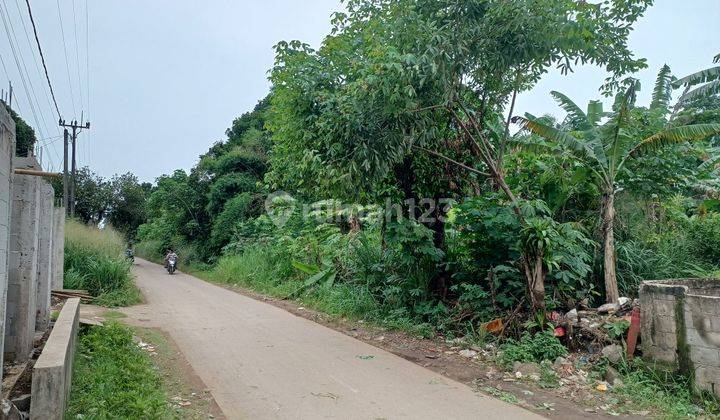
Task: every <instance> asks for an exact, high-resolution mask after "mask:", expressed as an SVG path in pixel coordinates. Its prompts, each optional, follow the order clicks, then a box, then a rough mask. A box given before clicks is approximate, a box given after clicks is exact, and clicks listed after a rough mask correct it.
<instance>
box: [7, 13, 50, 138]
mask: <svg viewBox="0 0 720 420" xmlns="http://www.w3.org/2000/svg"><path fill="white" fill-rule="evenodd" d="M8 14H9V12H8V11H7V10H6V9H4V8H3V7H2V5H0V16H1V17H2V21H3V26H4V27H5V33H6V34H7V37H8V43H10V50H11V51H12V53H13V58H14V59H15V65H16V66H17V69H18V73H19V74H20V81H21V82H22V85H23V89H24V90H25V96H27V100H28V104H29V105H30V111H31V113H32V115H33V119H34V120H35V125H36V129H37V130H38V132H39V133H40V135H41V137H44V136H45V135H44V134H43V132H42V127H41V126H40V121H39V120H38V117H37V112H36V111H35V104H34V103H33V96H35V101H37V96H36V95H35V89H34V88H33V86H32V81H31V80H29V78H30V75H29V73H28V71H27V67H26V66H25V60H24V59H23V58H22V53H20V52H19V51H17V50H16V49H15V48H16V45H15V44H18V42H17V37H16V36H15V29H13V28H12V21H10V25H8V20H9V16H8ZM13 39H14V40H15V42H13ZM17 47H18V48H19V45H18V46H17ZM18 55H19V56H20V58H19V59H18ZM23 69H24V70H25V73H23ZM26 74H27V78H28V79H27V80H26V78H25V75H26ZM28 84H29V85H30V88H29V89H28Z"/></svg>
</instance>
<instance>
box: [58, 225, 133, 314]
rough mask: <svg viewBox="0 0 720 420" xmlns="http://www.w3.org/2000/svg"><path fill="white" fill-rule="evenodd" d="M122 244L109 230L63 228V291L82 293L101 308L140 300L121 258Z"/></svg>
mask: <svg viewBox="0 0 720 420" xmlns="http://www.w3.org/2000/svg"><path fill="white" fill-rule="evenodd" d="M124 250H125V241H124V239H123V237H122V235H120V234H119V233H118V232H116V231H114V230H113V229H112V228H110V227H106V228H104V229H97V228H95V227H92V226H86V225H84V224H82V223H80V222H78V221H75V220H69V221H68V222H67V223H66V225H65V278H64V282H63V283H64V285H63V286H64V287H65V288H67V289H85V290H87V291H88V292H90V294H91V295H93V296H95V297H96V303H97V304H99V305H103V306H127V305H131V304H134V303H138V302H139V301H140V300H141V297H140V292H139V291H138V289H137V288H136V287H135V285H134V283H133V281H132V276H131V274H130V263H129V262H128V261H127V260H126V259H125V256H124Z"/></svg>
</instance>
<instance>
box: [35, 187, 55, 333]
mask: <svg viewBox="0 0 720 420" xmlns="http://www.w3.org/2000/svg"><path fill="white" fill-rule="evenodd" d="M38 182H39V187H40V201H39V203H38V205H39V206H40V211H39V213H40V221H39V227H38V235H39V236H38V256H37V298H36V301H37V316H36V317H35V330H36V331H45V330H46V329H47V327H48V325H49V323H50V289H51V282H52V273H53V272H52V262H53V258H52V257H53V225H54V220H53V219H54V214H53V213H54V208H53V202H54V201H55V191H54V190H53V187H52V186H51V185H50V183H49V182H48V181H47V180H46V179H44V178H41V179H39V181H38Z"/></svg>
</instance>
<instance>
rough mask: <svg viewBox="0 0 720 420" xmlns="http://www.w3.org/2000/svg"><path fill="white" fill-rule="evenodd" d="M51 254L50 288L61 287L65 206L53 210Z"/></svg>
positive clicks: (63, 264) (63, 260)
mask: <svg viewBox="0 0 720 420" xmlns="http://www.w3.org/2000/svg"><path fill="white" fill-rule="evenodd" d="M52 233H53V240H52V242H53V248H52V249H53V254H52V267H51V269H52V279H51V287H50V288H51V289H52V290H59V289H62V288H63V279H64V269H65V207H55V210H54V211H53V231H52Z"/></svg>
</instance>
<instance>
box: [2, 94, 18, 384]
mask: <svg viewBox="0 0 720 420" xmlns="http://www.w3.org/2000/svg"><path fill="white" fill-rule="evenodd" d="M14 156H15V122H14V121H13V120H12V118H11V117H10V114H9V113H8V112H7V110H6V109H5V107H0V349H1V348H3V343H4V339H5V325H6V323H5V310H6V303H7V286H8V253H9V248H10V247H9V238H10V203H11V200H12V199H11V185H10V182H11V178H12V162H13V158H14ZM2 356H3V355H2V352H1V351H0V366H2V362H3V357H2ZM1 376H2V370H0V379H1Z"/></svg>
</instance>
